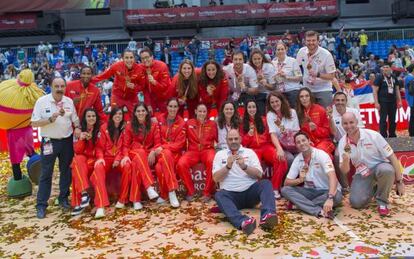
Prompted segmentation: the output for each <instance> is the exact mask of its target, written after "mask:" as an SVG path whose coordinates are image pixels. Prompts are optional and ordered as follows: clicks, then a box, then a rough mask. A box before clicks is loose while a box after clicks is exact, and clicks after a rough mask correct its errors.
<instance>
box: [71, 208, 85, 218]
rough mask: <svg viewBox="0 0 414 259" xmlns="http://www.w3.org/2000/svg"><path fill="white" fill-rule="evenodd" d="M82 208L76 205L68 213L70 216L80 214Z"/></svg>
mask: <svg viewBox="0 0 414 259" xmlns="http://www.w3.org/2000/svg"><path fill="white" fill-rule="evenodd" d="M83 210H84V208H82V207H81V206H76V207H75V208H73V210H72V212H71V213H70V214H71V215H72V216H77V215H79V214H81V213H82V211H83Z"/></svg>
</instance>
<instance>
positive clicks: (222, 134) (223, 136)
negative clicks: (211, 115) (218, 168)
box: [217, 123, 230, 149]
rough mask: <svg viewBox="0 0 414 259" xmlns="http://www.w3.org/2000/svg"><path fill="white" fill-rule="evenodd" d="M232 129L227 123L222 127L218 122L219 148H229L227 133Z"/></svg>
mask: <svg viewBox="0 0 414 259" xmlns="http://www.w3.org/2000/svg"><path fill="white" fill-rule="evenodd" d="M229 130H230V129H228V128H227V126H226V125H224V127H223V128H222V129H220V127H219V125H218V123H217V132H218V143H217V147H218V148H219V149H227V148H228V146H227V133H228V132H229Z"/></svg>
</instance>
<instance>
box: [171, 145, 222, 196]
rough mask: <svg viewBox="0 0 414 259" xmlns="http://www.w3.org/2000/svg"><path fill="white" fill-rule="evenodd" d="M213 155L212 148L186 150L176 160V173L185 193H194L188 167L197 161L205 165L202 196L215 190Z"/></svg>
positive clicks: (208, 194) (209, 194) (210, 194)
mask: <svg viewBox="0 0 414 259" xmlns="http://www.w3.org/2000/svg"><path fill="white" fill-rule="evenodd" d="M214 156H215V151H214V149H206V150H203V151H187V152H185V153H184V155H183V156H182V157H181V158H180V159H179V160H178V164H177V173H178V175H179V177H180V178H181V180H182V181H183V183H184V186H185V187H186V188H187V195H194V193H195V189H194V183H193V180H192V179H191V173H190V169H191V167H193V166H195V165H196V164H197V163H199V162H201V163H203V164H204V165H205V167H206V188H205V189H204V191H203V195H204V196H212V195H213V194H214V192H215V189H216V188H215V184H214V181H213V173H212V170H213V160H214Z"/></svg>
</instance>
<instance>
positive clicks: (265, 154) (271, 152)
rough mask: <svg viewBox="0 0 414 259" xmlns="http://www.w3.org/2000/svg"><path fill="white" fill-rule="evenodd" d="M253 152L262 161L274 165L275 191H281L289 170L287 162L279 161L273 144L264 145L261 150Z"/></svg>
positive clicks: (257, 149) (273, 183)
mask: <svg viewBox="0 0 414 259" xmlns="http://www.w3.org/2000/svg"><path fill="white" fill-rule="evenodd" d="M253 150H254V152H255V153H256V154H257V156H258V157H259V160H260V161H262V160H263V161H264V162H265V163H266V164H269V165H272V167H273V177H272V185H273V190H280V187H281V186H282V182H283V178H284V177H285V175H286V171H287V168H288V165H287V160H286V159H285V160H279V159H278V158H277V152H276V148H275V147H274V146H273V145H272V144H264V145H262V146H261V147H260V148H253Z"/></svg>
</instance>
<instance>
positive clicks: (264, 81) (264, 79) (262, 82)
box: [259, 78, 267, 85]
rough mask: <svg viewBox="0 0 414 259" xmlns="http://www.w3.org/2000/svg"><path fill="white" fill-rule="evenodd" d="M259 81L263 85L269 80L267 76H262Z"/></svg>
mask: <svg viewBox="0 0 414 259" xmlns="http://www.w3.org/2000/svg"><path fill="white" fill-rule="evenodd" d="M259 83H260V84H261V85H266V84H267V80H266V78H262V79H260V81H259Z"/></svg>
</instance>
